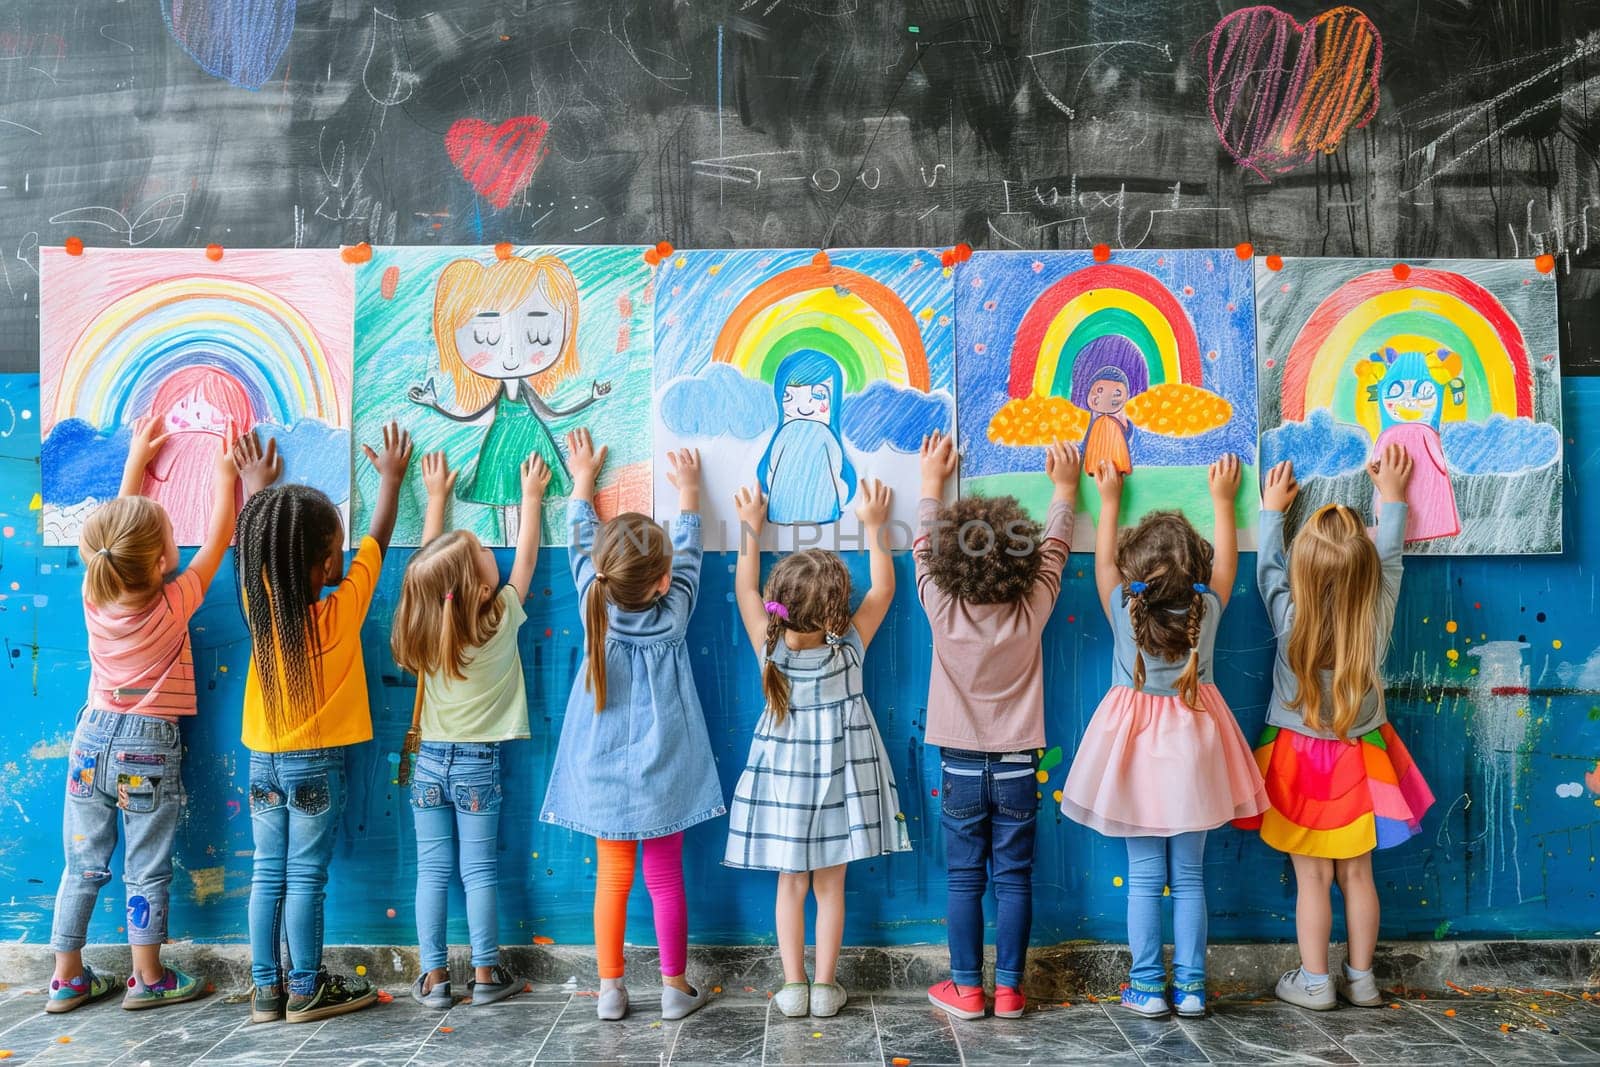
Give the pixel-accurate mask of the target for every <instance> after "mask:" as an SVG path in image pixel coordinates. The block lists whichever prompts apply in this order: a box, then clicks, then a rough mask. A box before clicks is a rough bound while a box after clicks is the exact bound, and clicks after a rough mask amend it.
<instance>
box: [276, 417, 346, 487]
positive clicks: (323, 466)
mask: <svg viewBox="0 0 1600 1067" xmlns="http://www.w3.org/2000/svg"><path fill="white" fill-rule="evenodd" d="M256 434H257V436H259V437H260V438H261V441H262V443H263V444H265V443H266V440H267V438H269V437H271V438H275V439H276V440H277V442H278V454H279V455H280V456H282V457H283V477H284V480H285V481H290V482H302V483H304V484H306V485H309V486H312V487H313V488H316V489H321V490H322V491H323V492H324V493H327V494H328V497H329V499H331V500H332V501H333V502H334V503H336V504H337V503H343V502H344V501H346V500H348V499H349V498H350V431H349V430H344V429H339V428H338V427H335V426H329V425H327V424H326V423H323V422H318V421H317V420H316V419H301V420H300V421H299V422H297V423H295V424H294V425H293V426H272V425H269V424H266V423H261V424H258V425H257V426H256ZM361 462H363V463H365V462H366V459H365V458H364V457H363V458H362V460H361Z"/></svg>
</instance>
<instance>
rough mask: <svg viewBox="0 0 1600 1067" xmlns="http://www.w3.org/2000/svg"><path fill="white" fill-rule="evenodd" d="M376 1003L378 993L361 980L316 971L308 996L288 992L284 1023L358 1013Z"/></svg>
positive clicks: (369, 983)
mask: <svg viewBox="0 0 1600 1067" xmlns="http://www.w3.org/2000/svg"><path fill="white" fill-rule="evenodd" d="M377 1002H378V991H377V990H376V989H374V988H372V983H371V982H369V981H367V980H366V979H365V978H356V977H346V976H344V975H342V974H329V973H328V972H327V970H326V969H324V970H321V971H318V972H317V984H316V988H314V989H313V990H312V991H311V992H310V993H290V994H289V1003H288V1004H287V1005H286V1006H285V1008H284V1013H283V1018H284V1021H285V1022H291V1023H308V1022H311V1021H313V1020H316V1019H326V1018H328V1017H330V1016H333V1015H344V1014H345V1013H347V1012H352V1011H360V1010H361V1009H362V1008H367V1007H371V1006H372V1005H374V1004H376V1003H377Z"/></svg>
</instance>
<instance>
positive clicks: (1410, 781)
mask: <svg viewBox="0 0 1600 1067" xmlns="http://www.w3.org/2000/svg"><path fill="white" fill-rule="evenodd" d="M1255 755H1256V765H1257V766H1259V767H1260V768H1261V775H1262V777H1263V778H1265V779H1266V782H1267V799H1268V800H1270V801H1271V802H1272V807H1271V808H1269V809H1268V810H1267V811H1266V812H1264V813H1263V814H1261V815H1259V816H1257V817H1256V818H1254V819H1240V820H1236V821H1235V822H1234V825H1235V826H1237V827H1239V828H1241V829H1245V830H1260V831H1261V839H1262V840H1263V841H1265V842H1266V843H1267V844H1269V845H1271V846H1272V847H1273V848H1275V849H1278V850H1279V851H1280V852H1292V853H1295V854H1297V855H1301V856H1320V857H1322V858H1324V859H1350V858H1352V857H1355V856H1361V855H1364V854H1366V853H1368V852H1371V851H1372V850H1373V849H1375V848H1393V847H1394V846H1395V845H1398V844H1402V843H1404V842H1406V841H1409V840H1410V839H1411V838H1412V837H1413V836H1415V835H1416V833H1417V832H1418V831H1419V830H1421V828H1422V814H1423V812H1425V811H1427V810H1428V808H1429V807H1430V806H1432V804H1433V792H1432V790H1430V789H1429V788H1428V783H1427V782H1425V781H1423V780H1422V772H1421V771H1419V770H1418V769H1417V765H1416V763H1414V762H1413V761H1412V759H1411V753H1410V752H1407V751H1406V746H1405V745H1404V744H1402V743H1401V741H1400V738H1399V736H1398V735H1397V734H1396V733H1395V732H1394V728H1393V727H1391V726H1389V725H1388V724H1387V723H1385V724H1384V725H1382V726H1380V727H1378V728H1377V729H1376V730H1373V731H1371V732H1370V733H1366V734H1363V735H1362V736H1361V737H1359V738H1357V739H1355V740H1354V741H1337V740H1331V739H1327V738H1321V737H1307V736H1306V735H1304V734H1299V733H1296V732H1294V731H1293V730H1280V729H1279V728H1278V727H1276V726H1268V727H1267V728H1266V730H1265V731H1264V732H1263V733H1262V735H1261V739H1260V741H1258V742H1257V743H1256V751H1255Z"/></svg>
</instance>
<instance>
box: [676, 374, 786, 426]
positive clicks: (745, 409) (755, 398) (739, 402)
mask: <svg viewBox="0 0 1600 1067" xmlns="http://www.w3.org/2000/svg"><path fill="white" fill-rule="evenodd" d="M660 403H661V421H662V422H663V423H665V424H666V427H667V429H669V430H671V431H672V432H673V433H675V434H679V435H680V436H683V437H722V436H724V435H726V436H732V437H739V438H742V439H744V440H747V441H749V440H753V439H755V438H757V437H760V436H761V435H763V434H765V433H767V432H769V431H770V430H771V429H772V428H773V426H774V425H775V424H776V422H777V419H778V408H777V402H776V401H775V400H773V398H772V387H771V386H769V385H766V384H765V383H763V382H758V381H754V380H752V379H750V378H746V377H745V376H744V375H743V374H740V373H739V372H738V371H737V370H735V369H734V368H733V367H731V366H729V365H728V364H726V363H713V364H712V365H711V366H709V367H707V368H706V369H705V370H703V371H701V372H700V373H699V374H697V375H695V376H694V377H692V378H679V379H677V380H676V381H674V382H673V383H672V384H671V385H669V386H667V389H666V392H664V393H662V394H661V401H660Z"/></svg>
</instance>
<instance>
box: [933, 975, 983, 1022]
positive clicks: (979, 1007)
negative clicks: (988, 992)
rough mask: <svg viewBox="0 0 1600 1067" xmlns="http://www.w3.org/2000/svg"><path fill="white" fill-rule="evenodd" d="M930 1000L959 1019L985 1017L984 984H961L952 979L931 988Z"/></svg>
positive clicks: (935, 1005)
mask: <svg viewBox="0 0 1600 1067" xmlns="http://www.w3.org/2000/svg"><path fill="white" fill-rule="evenodd" d="M928 1000H929V1001H930V1002H931V1003H932V1004H933V1006H934V1007H936V1008H943V1009H944V1010H945V1011H947V1012H949V1013H950V1014H951V1015H954V1016H955V1017H956V1018H957V1019H981V1018H983V1009H984V999H983V987H982V986H959V985H956V984H955V983H954V982H951V981H944V982H940V983H939V984H938V985H936V986H933V987H931V988H929V990H928Z"/></svg>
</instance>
